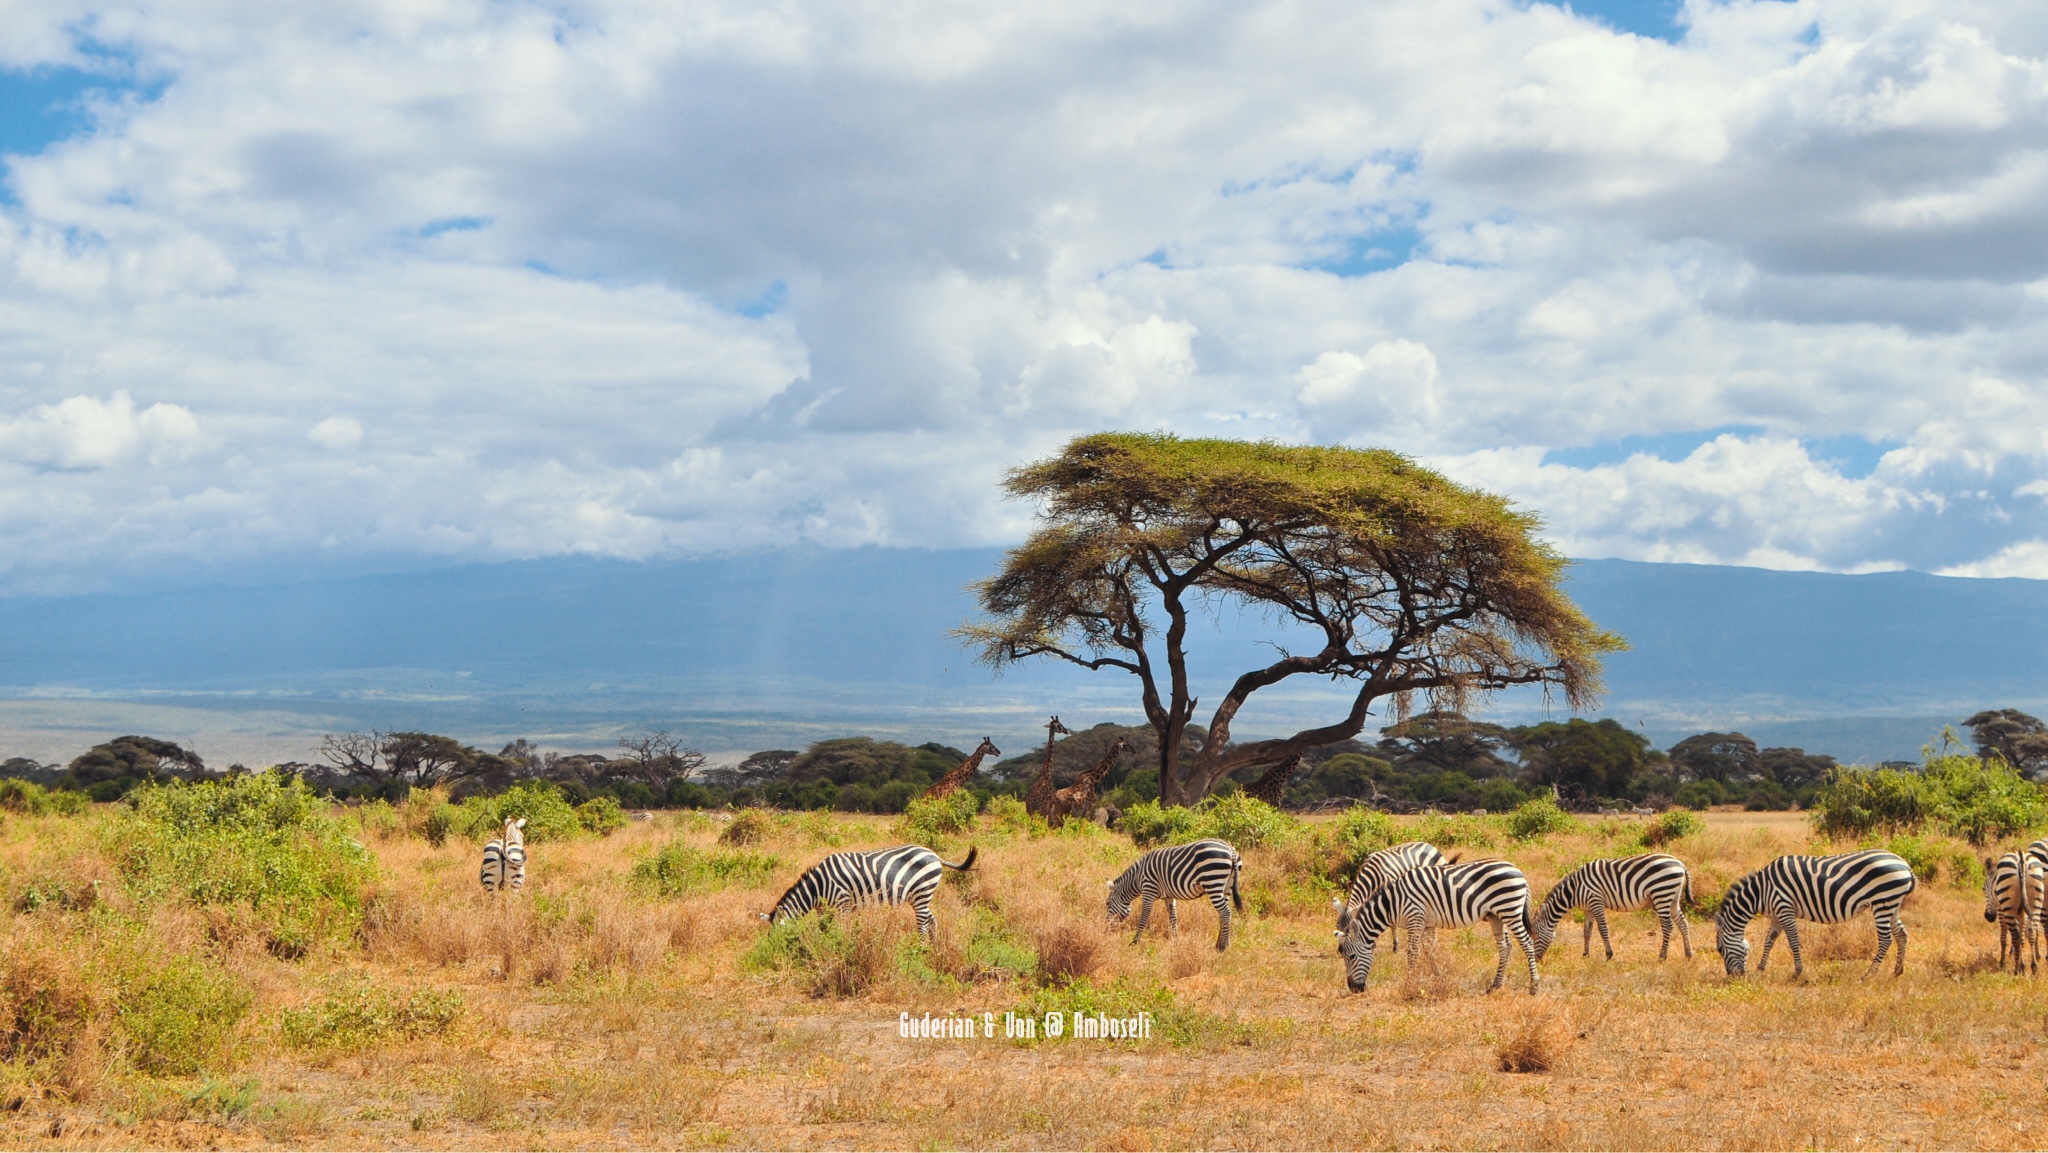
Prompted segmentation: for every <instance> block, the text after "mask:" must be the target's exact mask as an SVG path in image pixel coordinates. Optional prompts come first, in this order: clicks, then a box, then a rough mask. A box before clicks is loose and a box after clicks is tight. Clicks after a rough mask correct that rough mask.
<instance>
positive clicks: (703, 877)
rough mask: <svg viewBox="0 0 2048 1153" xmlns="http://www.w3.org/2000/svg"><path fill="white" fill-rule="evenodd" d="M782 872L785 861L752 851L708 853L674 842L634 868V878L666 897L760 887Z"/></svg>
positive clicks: (687, 844) (735, 850)
mask: <svg viewBox="0 0 2048 1153" xmlns="http://www.w3.org/2000/svg"><path fill="white" fill-rule="evenodd" d="M781 869H782V859H781V858H779V857H774V856H771V855H769V854H767V853H760V852H755V851H754V850H752V849H712V850H705V849H700V848H698V847H696V846H695V845H692V844H690V843H688V842H686V841H680V840H678V841H671V842H670V843H669V844H667V845H665V846H663V847H662V849H661V851H659V852H657V853H655V854H654V855H653V856H651V857H647V858H644V859H642V860H641V861H640V862H639V863H637V864H635V865H634V866H633V878H634V879H635V880H637V881H639V882H641V883H643V884H646V885H650V886H652V887H653V889H654V891H655V892H657V893H659V894H661V895H662V896H664V897H679V896H684V895H686V894H691V893H712V892H717V891H718V890H720V889H724V888H727V887H729V886H732V885H760V884H763V883H765V882H766V881H768V879H769V878H771V877H773V876H774V875H775V874H776V873H777V872H779V871H781Z"/></svg>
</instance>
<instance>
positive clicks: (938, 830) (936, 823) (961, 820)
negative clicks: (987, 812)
mask: <svg viewBox="0 0 2048 1153" xmlns="http://www.w3.org/2000/svg"><path fill="white" fill-rule="evenodd" d="M980 811H981V801H980V799H979V798H977V797H976V796H975V795H974V794H973V793H972V792H970V791H968V790H966V789H957V790H955V791H953V792H951V793H948V794H946V795H945V796H943V797H919V798H917V799H916V800H914V801H912V802H910V805H909V807H908V808H906V809H904V810H903V816H902V817H901V818H899V819H898V820H897V822H896V835H897V836H900V837H902V838H903V839H904V840H906V841H912V842H916V843H918V844H931V843H933V842H935V841H940V840H943V839H944V838H946V837H948V836H951V835H952V834H954V833H959V832H962V831H964V830H966V829H969V828H972V827H973V826H974V818H975V815H976V814H977V813H979V812H980Z"/></svg>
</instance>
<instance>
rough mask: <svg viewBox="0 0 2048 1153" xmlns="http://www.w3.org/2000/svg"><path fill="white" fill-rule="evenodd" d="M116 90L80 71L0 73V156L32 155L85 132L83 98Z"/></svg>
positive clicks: (87, 124)
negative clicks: (107, 89) (89, 93)
mask: <svg viewBox="0 0 2048 1153" xmlns="http://www.w3.org/2000/svg"><path fill="white" fill-rule="evenodd" d="M114 86H115V85H113V84H112V83H110V81H109V80H108V78H107V77H105V76H102V75H99V74H98V73H93V72H87V71H85V70H84V69H81V68H36V69H32V70H30V71H26V72H21V71H16V70H13V69H0V153H6V154H9V155H13V156H33V155H35V154H36V153H38V152H41V151H42V150H43V149H45V148H48V147H49V146H50V145H52V144H55V143H56V142H57V141H59V140H64V139H67V138H69V137H72V136H76V135H78V134H79V133H80V132H83V131H85V130H86V129H87V128H89V127H91V124H92V118H91V117H90V116H89V115H88V114H87V112H86V109H85V95H86V93H88V92H91V91H92V90H93V89H95V88H110V87H114Z"/></svg>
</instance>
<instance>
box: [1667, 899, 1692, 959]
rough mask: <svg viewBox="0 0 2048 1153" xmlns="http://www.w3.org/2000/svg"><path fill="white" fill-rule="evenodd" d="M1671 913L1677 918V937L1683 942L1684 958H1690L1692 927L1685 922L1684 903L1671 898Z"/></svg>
mask: <svg viewBox="0 0 2048 1153" xmlns="http://www.w3.org/2000/svg"><path fill="white" fill-rule="evenodd" d="M1671 913H1672V915H1673V916H1675V917H1677V918H1678V939H1679V940H1681V941H1684V942H1685V959H1686V960H1688V961H1690V960H1692V929H1691V928H1690V927H1689V926H1687V925H1686V923H1685V903H1684V902H1683V901H1680V900H1679V899H1678V898H1676V897H1673V898H1672V899H1671Z"/></svg>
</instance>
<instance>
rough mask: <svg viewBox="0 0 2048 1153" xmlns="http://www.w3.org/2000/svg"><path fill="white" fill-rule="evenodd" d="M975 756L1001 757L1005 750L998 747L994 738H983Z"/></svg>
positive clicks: (975, 751)
mask: <svg viewBox="0 0 2048 1153" xmlns="http://www.w3.org/2000/svg"><path fill="white" fill-rule="evenodd" d="M974 755H975V756H977V757H1000V756H1002V755H1003V750H1001V749H999V748H997V747H996V742H995V739H994V738H993V737H983V738H981V744H980V745H979V746H978V747H977V748H976V749H975V750H974Z"/></svg>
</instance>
